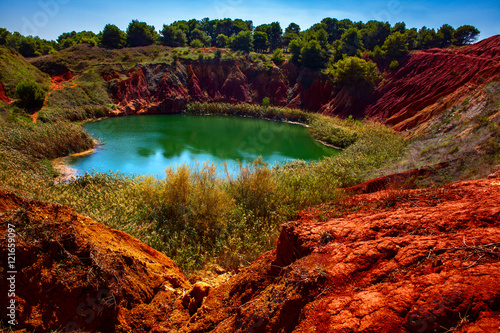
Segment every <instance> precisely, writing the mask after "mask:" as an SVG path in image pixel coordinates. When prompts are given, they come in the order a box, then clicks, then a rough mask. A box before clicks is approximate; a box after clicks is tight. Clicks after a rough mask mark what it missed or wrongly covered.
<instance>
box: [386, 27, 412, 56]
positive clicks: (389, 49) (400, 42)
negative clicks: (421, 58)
mask: <svg viewBox="0 0 500 333" xmlns="http://www.w3.org/2000/svg"><path fill="white" fill-rule="evenodd" d="M382 50H384V52H385V54H386V55H387V56H388V57H390V58H399V57H402V56H404V55H405V54H407V53H408V43H407V42H406V37H405V35H403V34H402V33H400V32H399V31H396V32H394V33H392V34H391V35H389V37H387V39H386V40H385V42H384V45H383V46H382Z"/></svg>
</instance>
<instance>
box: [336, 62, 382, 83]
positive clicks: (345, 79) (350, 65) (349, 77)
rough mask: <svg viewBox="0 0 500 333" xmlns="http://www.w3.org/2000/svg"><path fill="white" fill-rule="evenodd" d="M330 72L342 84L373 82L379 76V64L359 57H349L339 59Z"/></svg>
mask: <svg viewBox="0 0 500 333" xmlns="http://www.w3.org/2000/svg"><path fill="white" fill-rule="evenodd" d="M330 73H331V74H332V75H333V77H334V78H335V81H336V82H338V83H340V84H346V85H355V84H363V83H364V84H369V85H371V84H373V83H374V81H375V80H376V79H377V78H378V75H377V65H375V63H373V62H372V61H366V60H364V59H361V58H358V57H347V58H345V59H343V60H339V61H337V62H336V63H335V64H334V65H333V68H331V69H330Z"/></svg>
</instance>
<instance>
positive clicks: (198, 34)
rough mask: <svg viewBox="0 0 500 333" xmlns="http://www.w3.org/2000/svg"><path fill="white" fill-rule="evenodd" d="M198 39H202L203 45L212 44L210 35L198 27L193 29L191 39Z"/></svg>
mask: <svg viewBox="0 0 500 333" xmlns="http://www.w3.org/2000/svg"><path fill="white" fill-rule="evenodd" d="M195 39H198V40H199V41H201V43H202V44H203V46H210V36H208V34H207V33H206V32H204V31H201V30H200V29H198V28H196V29H194V30H193V31H191V41H193V40H195Z"/></svg>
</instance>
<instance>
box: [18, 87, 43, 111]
mask: <svg viewBox="0 0 500 333" xmlns="http://www.w3.org/2000/svg"><path fill="white" fill-rule="evenodd" d="M16 98H18V99H19V101H18V103H19V104H20V105H21V106H23V107H26V108H28V109H39V108H41V107H42V106H43V102H44V100H45V91H44V90H43V89H42V88H41V87H40V85H38V83H36V82H35V81H32V80H24V81H22V82H21V83H19V84H18V85H17V87H16Z"/></svg>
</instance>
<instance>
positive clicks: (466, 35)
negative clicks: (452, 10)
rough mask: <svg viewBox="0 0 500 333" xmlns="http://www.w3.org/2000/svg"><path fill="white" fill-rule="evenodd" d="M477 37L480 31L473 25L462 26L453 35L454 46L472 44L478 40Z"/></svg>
mask: <svg viewBox="0 0 500 333" xmlns="http://www.w3.org/2000/svg"><path fill="white" fill-rule="evenodd" d="M477 35H479V30H477V29H476V28H475V27H473V26H472V25H462V26H461V27H458V28H457V30H456V31H455V34H454V35H453V44H454V45H457V46H462V45H468V44H472V43H474V41H475V40H476V39H477Z"/></svg>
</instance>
